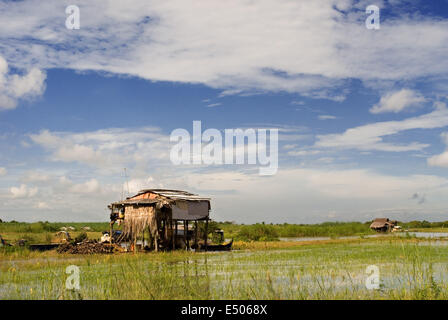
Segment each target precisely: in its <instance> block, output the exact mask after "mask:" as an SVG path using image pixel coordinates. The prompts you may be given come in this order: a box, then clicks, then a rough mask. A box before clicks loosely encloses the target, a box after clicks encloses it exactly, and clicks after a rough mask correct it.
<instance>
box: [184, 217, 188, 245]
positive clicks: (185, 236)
mask: <svg viewBox="0 0 448 320" xmlns="http://www.w3.org/2000/svg"><path fill="white" fill-rule="evenodd" d="M186 222H187V221H186V220H184V243H185V249H187V232H186V229H187V223H186Z"/></svg>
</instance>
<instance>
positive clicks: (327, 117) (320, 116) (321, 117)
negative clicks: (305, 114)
mask: <svg viewBox="0 0 448 320" xmlns="http://www.w3.org/2000/svg"><path fill="white" fill-rule="evenodd" d="M317 118H318V119H319V120H334V119H337V117H336V116H332V115H328V114H325V115H319V116H318V117H317Z"/></svg>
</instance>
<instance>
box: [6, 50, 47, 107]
mask: <svg viewBox="0 0 448 320" xmlns="http://www.w3.org/2000/svg"><path fill="white" fill-rule="evenodd" d="M45 78H46V75H45V73H44V72H42V71H41V70H39V69H36V68H32V69H31V70H30V71H29V72H28V73H27V74H24V75H22V76H20V75H17V74H9V73H8V64H7V62H6V60H5V59H4V58H3V57H2V56H0V110H2V109H5V110H6V109H14V108H15V107H16V106H17V101H18V100H19V99H30V98H34V97H37V96H40V95H41V94H42V93H43V92H44V90H45Z"/></svg>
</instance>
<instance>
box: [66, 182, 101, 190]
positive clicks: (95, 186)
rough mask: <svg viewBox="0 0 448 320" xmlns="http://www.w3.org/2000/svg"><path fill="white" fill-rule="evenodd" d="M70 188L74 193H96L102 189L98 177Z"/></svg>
mask: <svg viewBox="0 0 448 320" xmlns="http://www.w3.org/2000/svg"><path fill="white" fill-rule="evenodd" d="M69 190H70V191H71V192H74V193H95V192H99V191H100V183H99V182H98V180H96V179H90V180H89V181H86V182H84V183H80V184H74V185H73V186H71V187H70V189H69Z"/></svg>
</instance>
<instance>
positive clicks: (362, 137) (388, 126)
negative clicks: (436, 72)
mask: <svg viewBox="0 0 448 320" xmlns="http://www.w3.org/2000/svg"><path fill="white" fill-rule="evenodd" d="M434 106H435V110H434V111H432V112H430V113H427V114H424V115H421V116H418V117H413V118H407V119H405V120H402V121H385V122H376V123H371V124H367V125H363V126H359V127H355V128H350V129H347V130H346V131H345V132H344V133H341V134H326V135H318V136H317V139H318V141H317V142H316V144H315V147H317V148H339V149H358V150H363V151H365V150H378V151H389V152H403V151H418V150H422V149H423V148H426V147H427V146H428V145H427V144H422V143H418V142H412V143H409V144H396V143H389V142H384V141H383V137H385V136H391V135H395V134H398V133H400V132H402V131H406V130H412V129H434V128H443V127H445V126H448V109H447V107H446V105H445V104H444V103H442V102H436V103H435V104H434Z"/></svg>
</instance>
